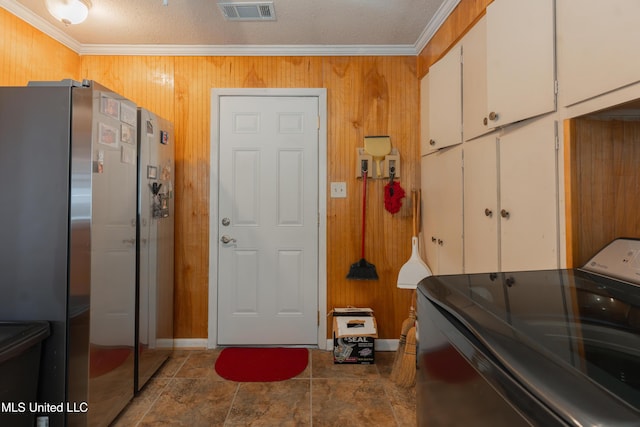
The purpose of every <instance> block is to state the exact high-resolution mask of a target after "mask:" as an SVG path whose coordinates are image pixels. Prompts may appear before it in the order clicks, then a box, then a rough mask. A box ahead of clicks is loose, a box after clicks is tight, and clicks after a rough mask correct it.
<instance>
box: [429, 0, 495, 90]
mask: <svg viewBox="0 0 640 427" xmlns="http://www.w3.org/2000/svg"><path fill="white" fill-rule="evenodd" d="M492 2H493V0H460V3H458V6H456V8H455V9H454V10H453V12H451V15H449V17H448V18H447V20H446V21H445V22H444V23H443V24H442V25H441V26H440V28H439V29H438V31H436V33H435V34H434V35H433V37H432V38H431V40H429V43H427V45H426V46H425V47H424V49H422V51H421V52H420V55H418V78H422V77H424V76H425V75H426V74H427V72H428V71H429V67H430V66H431V65H432V64H433V63H434V62H436V61H437V60H438V59H440V58H441V57H442V56H443V55H444V54H445V53H447V51H448V50H449V48H450V47H451V46H453V45H454V43H456V42H457V41H458V40H459V39H460V38H461V37H462V36H463V35H464V34H465V33H466V32H467V31H468V30H469V29H470V28H471V27H472V26H473V24H474V23H475V22H476V21H477V20H478V19H480V17H482V16H483V15H484V13H485V9H486V8H487V6H488V5H489V4H490V3H492Z"/></svg>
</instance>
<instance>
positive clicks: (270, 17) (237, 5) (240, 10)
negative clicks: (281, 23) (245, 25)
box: [218, 1, 276, 21]
mask: <svg viewBox="0 0 640 427" xmlns="http://www.w3.org/2000/svg"><path fill="white" fill-rule="evenodd" d="M218 7H219V8H220V10H221V11H222V14H223V15H224V19H226V20H227V21H274V20H275V19H276V11H275V9H274V7H273V2H271V1H262V2H226V3H218Z"/></svg>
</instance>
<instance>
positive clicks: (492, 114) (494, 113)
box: [489, 111, 498, 122]
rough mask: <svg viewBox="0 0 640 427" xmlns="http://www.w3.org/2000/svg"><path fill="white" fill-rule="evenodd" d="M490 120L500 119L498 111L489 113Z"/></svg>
mask: <svg viewBox="0 0 640 427" xmlns="http://www.w3.org/2000/svg"><path fill="white" fill-rule="evenodd" d="M489 120H491V121H494V122H495V121H496V120H498V113H496V112H495V111H492V112H490V113H489Z"/></svg>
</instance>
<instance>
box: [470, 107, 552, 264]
mask: <svg viewBox="0 0 640 427" xmlns="http://www.w3.org/2000/svg"><path fill="white" fill-rule="evenodd" d="M556 129H557V123H556V122H555V121H554V120H552V119H549V118H543V119H538V120H534V121H529V122H527V123H524V122H523V123H521V124H518V125H514V126H511V127H509V128H507V129H504V130H503V131H502V132H501V133H500V134H491V135H486V136H484V137H482V138H479V139H477V140H474V141H472V142H467V143H465V144H464V258H465V273H479V272H492V271H522V270H530V269H531V270H539V269H551V268H558V267H559V260H558V171H557V153H558V150H557V149H556V146H557V143H556V134H557V131H556Z"/></svg>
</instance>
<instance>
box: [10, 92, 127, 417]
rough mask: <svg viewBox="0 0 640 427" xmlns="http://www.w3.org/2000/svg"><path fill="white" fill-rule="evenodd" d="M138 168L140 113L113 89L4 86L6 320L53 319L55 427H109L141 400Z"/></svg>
mask: <svg viewBox="0 0 640 427" xmlns="http://www.w3.org/2000/svg"><path fill="white" fill-rule="evenodd" d="M136 162H137V108H136V105H135V104H134V103H132V102H130V101H129V100H127V99H125V98H123V97H122V96H120V95H118V94H116V93H114V92H112V91H111V90H109V89H107V88H105V87H102V86H100V85H99V84H97V83H95V82H92V81H83V82H75V81H71V80H65V81H61V82H34V83H30V84H29V85H28V86H27V87H2V88H0V182H1V183H2V187H3V190H2V192H1V195H0V295H2V296H1V297H0V320H45V321H48V322H50V325H51V336H50V337H49V338H48V339H46V340H45V341H44V342H43V353H42V362H41V370H40V372H41V374H40V381H39V387H38V402H39V403H41V404H43V406H41V407H40V408H39V409H40V410H39V411H38V414H37V416H39V417H44V418H46V419H48V421H49V425H50V426H65V425H69V426H84V425H90V426H102V425H104V426H106V425H108V424H109V423H110V422H111V421H112V420H113V419H114V418H115V417H116V416H117V414H118V413H119V412H120V411H121V409H122V408H123V407H124V406H125V405H126V404H127V402H128V401H129V400H130V399H131V398H132V396H133V390H134V386H133V378H134V375H133V373H134V348H135V340H134V335H135V280H136V228H137V227H136V213H137V209H136V175H137V165H136ZM47 405H50V406H47ZM53 405H55V406H53ZM60 405H62V406H60ZM61 407H62V408H63V411H62V412H59V411H58V408H61ZM39 425H40V424H39Z"/></svg>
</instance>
